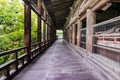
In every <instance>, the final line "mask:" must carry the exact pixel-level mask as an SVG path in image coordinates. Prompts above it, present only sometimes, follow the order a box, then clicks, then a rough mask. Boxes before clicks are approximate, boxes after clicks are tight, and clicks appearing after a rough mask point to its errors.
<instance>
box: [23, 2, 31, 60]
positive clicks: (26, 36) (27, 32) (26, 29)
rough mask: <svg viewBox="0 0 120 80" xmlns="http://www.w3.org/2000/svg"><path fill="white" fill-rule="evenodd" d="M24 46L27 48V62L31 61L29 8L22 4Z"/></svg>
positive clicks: (28, 5) (27, 4)
mask: <svg viewBox="0 0 120 80" xmlns="http://www.w3.org/2000/svg"><path fill="white" fill-rule="evenodd" d="M24 45H25V46H27V50H26V53H27V61H28V62H30V60H31V6H30V4H29V3H25V4H24Z"/></svg>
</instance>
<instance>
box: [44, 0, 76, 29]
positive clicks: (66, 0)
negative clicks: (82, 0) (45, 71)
mask: <svg viewBox="0 0 120 80" xmlns="http://www.w3.org/2000/svg"><path fill="white" fill-rule="evenodd" d="M43 1H44V3H45V6H46V8H47V10H48V13H49V14H50V16H51V18H52V20H53V22H54V24H55V25H56V28H57V29H62V28H63V26H64V24H65V22H66V17H67V16H68V14H69V12H70V7H71V6H72V4H73V2H74V0H43Z"/></svg>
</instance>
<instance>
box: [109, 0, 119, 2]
mask: <svg viewBox="0 0 120 80" xmlns="http://www.w3.org/2000/svg"><path fill="white" fill-rule="evenodd" d="M110 2H120V0H111V1H110Z"/></svg>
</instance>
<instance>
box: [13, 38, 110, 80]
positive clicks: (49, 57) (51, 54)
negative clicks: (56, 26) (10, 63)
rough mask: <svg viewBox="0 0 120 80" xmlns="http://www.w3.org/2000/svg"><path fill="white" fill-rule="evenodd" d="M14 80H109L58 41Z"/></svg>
mask: <svg viewBox="0 0 120 80" xmlns="http://www.w3.org/2000/svg"><path fill="white" fill-rule="evenodd" d="M13 80H109V79H108V78H107V77H106V76H105V75H104V73H102V72H99V71H97V69H96V68H94V67H92V65H91V64H89V63H88V62H87V61H86V60H85V59H84V57H81V56H80V55H78V54H77V53H75V52H74V51H73V50H71V49H70V48H69V47H68V46H67V45H66V44H65V43H64V42H63V41H62V40H58V41H56V42H55V43H54V44H53V45H52V46H51V47H50V48H49V49H48V50H47V51H46V53H45V54H44V55H43V56H42V57H40V58H39V57H38V58H37V59H36V60H34V61H33V62H32V63H31V64H30V65H29V66H27V67H26V68H25V69H24V70H23V71H22V72H21V73H19V74H18V75H17V76H16V77H15V78H14V79H13Z"/></svg>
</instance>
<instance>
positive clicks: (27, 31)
mask: <svg viewBox="0 0 120 80" xmlns="http://www.w3.org/2000/svg"><path fill="white" fill-rule="evenodd" d="M31 10H32V8H31V2H25V4H24V45H25V46H27V50H26V53H27V55H28V57H27V61H28V62H30V61H31ZM37 11H38V13H37V14H36V15H38V28H37V42H38V43H39V44H38V46H39V52H40V51H41V38H42V37H41V35H42V29H41V28H42V24H41V21H42V19H41V15H44V19H45V21H47V23H49V24H50V23H51V21H49V19H48V18H49V16H48V15H47V14H46V12H45V10H44V9H43V8H42V0H37ZM43 12H44V13H43ZM43 21H44V20H43ZM45 21H44V31H43V32H44V42H46V41H48V40H51V41H55V40H56V30H55V29H54V30H53V29H52V27H50V25H48V24H46V22H45ZM51 26H52V25H51Z"/></svg>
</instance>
